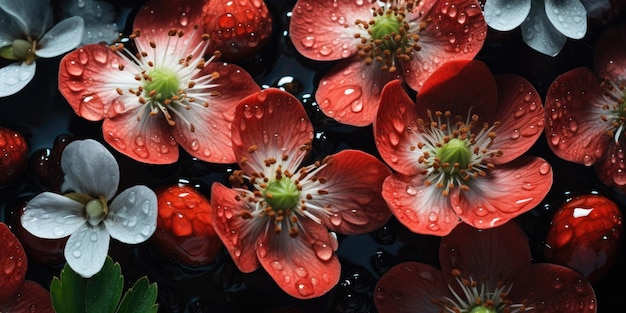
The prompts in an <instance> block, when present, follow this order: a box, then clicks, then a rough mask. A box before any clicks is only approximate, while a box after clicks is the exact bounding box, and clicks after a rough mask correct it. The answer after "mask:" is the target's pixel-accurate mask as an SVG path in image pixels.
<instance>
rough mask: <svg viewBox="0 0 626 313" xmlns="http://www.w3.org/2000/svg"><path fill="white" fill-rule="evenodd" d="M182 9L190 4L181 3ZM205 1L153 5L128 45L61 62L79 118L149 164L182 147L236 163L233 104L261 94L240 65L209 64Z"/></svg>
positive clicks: (88, 49)
mask: <svg viewBox="0 0 626 313" xmlns="http://www.w3.org/2000/svg"><path fill="white" fill-rule="evenodd" d="M182 2H185V5H183V4H182ZM203 4H204V1H202V0H194V1H192V2H191V3H190V2H189V1H181V0H169V1H156V0H153V1H149V2H148V3H147V4H145V5H144V6H143V7H142V9H141V10H140V11H139V12H138V14H137V16H136V18H135V22H134V27H135V31H134V33H133V34H132V35H131V36H130V37H131V39H132V40H131V42H130V43H131V44H132V43H133V42H134V44H135V46H136V48H137V51H138V52H137V53H136V54H135V53H132V52H130V51H129V50H128V49H127V48H125V47H124V45H123V44H121V43H119V44H117V45H114V46H111V47H110V48H109V47H106V46H103V45H88V46H85V47H82V48H79V49H77V50H75V51H73V52H72V53H70V54H68V55H66V56H65V57H64V58H63V60H62V61H61V65H60V71H59V89H60V90H61V93H62V94H63V96H65V98H66V99H67V100H68V102H69V103H70V105H71V106H72V108H73V109H74V111H75V112H76V113H77V114H78V115H80V116H82V117H84V118H85V119H88V120H91V121H98V120H104V121H103V124H102V131H103V135H104V140H106V141H107V142H108V143H109V144H111V146H113V148H115V149H117V150H118V151H119V152H121V153H123V154H125V155H127V156H129V157H131V158H133V159H135V160H137V161H140V162H144V163H154V164H168V163H173V162H175V161H176V160H178V154H179V151H178V145H179V144H180V145H181V146H182V147H183V149H185V150H186V151H187V152H188V153H189V154H191V155H192V156H194V157H197V158H199V159H201V160H204V161H207V162H214V163H232V162H234V161H235V158H234V154H233V153H232V151H231V149H230V144H231V143H230V123H231V121H232V118H233V112H234V108H235V105H236V103H237V102H238V101H239V100H240V99H242V98H243V97H245V96H247V95H249V94H252V93H254V92H256V91H258V90H259V89H260V88H259V87H258V86H257V85H256V83H255V82H254V81H253V80H252V77H250V75H249V74H247V73H246V72H245V71H244V70H243V69H241V68H240V67H238V66H236V65H230V64H225V63H218V62H212V61H213V59H214V57H211V58H210V59H208V60H205V59H204V58H203V56H204V55H205V53H206V52H207V51H206V49H207V47H208V41H207V39H208V35H202V34H200V33H199V31H198V30H197V29H196V28H197V27H196V25H201V23H202V10H201V9H202V5H203Z"/></svg>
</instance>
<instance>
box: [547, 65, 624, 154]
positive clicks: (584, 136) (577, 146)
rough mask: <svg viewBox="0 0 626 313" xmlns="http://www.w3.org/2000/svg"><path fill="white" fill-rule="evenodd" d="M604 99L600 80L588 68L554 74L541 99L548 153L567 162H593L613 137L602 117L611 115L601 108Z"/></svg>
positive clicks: (609, 124)
mask: <svg viewBox="0 0 626 313" xmlns="http://www.w3.org/2000/svg"><path fill="white" fill-rule="evenodd" d="M615 101H616V102H614V103H617V100H615ZM607 102H608V101H607V99H606V98H605V96H604V94H603V90H602V87H601V81H600V79H599V78H598V77H597V76H596V74H594V73H593V71H591V70H590V69H588V68H584V67H580V68H575V69H573V70H571V71H568V72H566V73H564V74H561V75H560V76H558V77H557V78H556V79H555V80H554V81H553V82H552V84H551V85H550V88H549V89H548V92H547V95H546V101H545V111H546V119H547V123H548V124H547V126H546V128H545V135H546V139H547V141H548V145H549V147H550V149H552V152H554V153H555V154H556V155H557V156H558V157H560V158H562V159H564V160H567V161H570V162H575V163H579V164H585V165H591V164H593V163H595V162H596V160H597V159H598V158H599V157H601V156H602V154H604V153H605V150H606V147H607V145H608V142H609V141H610V140H613V138H611V136H608V135H607V131H609V130H611V129H612V127H613V126H612V125H611V123H610V122H605V121H604V120H603V119H602V116H604V115H609V114H611V113H610V111H609V110H605V109H604V107H605V105H606V104H607Z"/></svg>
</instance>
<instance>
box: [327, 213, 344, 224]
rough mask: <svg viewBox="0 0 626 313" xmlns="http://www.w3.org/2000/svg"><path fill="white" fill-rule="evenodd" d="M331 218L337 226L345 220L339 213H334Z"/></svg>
mask: <svg viewBox="0 0 626 313" xmlns="http://www.w3.org/2000/svg"><path fill="white" fill-rule="evenodd" d="M329 219H330V222H331V223H332V224H333V225H335V226H339V225H341V223H342V222H343V218H342V217H341V215H339V214H338V213H333V215H331V216H330V218H329Z"/></svg>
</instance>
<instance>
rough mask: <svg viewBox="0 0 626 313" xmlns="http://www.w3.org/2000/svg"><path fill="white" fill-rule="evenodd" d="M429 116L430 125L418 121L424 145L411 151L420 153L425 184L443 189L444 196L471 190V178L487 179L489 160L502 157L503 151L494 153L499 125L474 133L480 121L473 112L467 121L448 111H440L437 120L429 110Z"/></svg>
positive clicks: (483, 126)
mask: <svg viewBox="0 0 626 313" xmlns="http://www.w3.org/2000/svg"><path fill="white" fill-rule="evenodd" d="M427 112H428V117H429V118H430V122H425V121H423V120H422V119H418V121H417V124H418V129H419V131H420V133H421V138H422V140H423V141H420V142H418V143H417V145H415V146H411V147H410V149H411V151H416V150H417V151H418V153H419V152H421V154H420V155H419V157H418V159H417V162H418V163H419V164H421V165H422V166H423V168H424V169H423V170H422V175H426V176H428V179H426V180H425V181H424V184H426V185H427V186H430V185H434V186H436V187H437V188H440V189H441V190H442V191H441V193H442V195H443V196H447V195H448V194H449V192H450V190H451V189H453V188H455V187H457V186H458V187H459V188H461V190H465V191H467V190H469V186H468V183H469V181H470V180H471V179H472V178H478V177H482V176H486V175H487V170H488V169H490V168H493V167H494V164H493V163H491V162H489V158H493V157H499V156H502V151H500V150H493V149H491V144H492V143H493V140H494V139H495V138H496V133H495V131H494V129H495V128H496V127H497V126H499V125H500V122H494V123H493V124H492V125H489V124H486V123H485V124H483V125H482V127H480V128H479V129H478V131H475V128H478V127H477V126H478V125H477V123H478V120H479V117H478V116H477V115H476V114H474V115H472V114H471V112H470V113H468V118H467V119H466V120H463V119H462V118H461V116H455V117H452V113H450V112H449V111H447V112H445V113H442V112H439V111H437V112H435V114H434V116H433V114H432V112H431V111H430V110H428V111H427Z"/></svg>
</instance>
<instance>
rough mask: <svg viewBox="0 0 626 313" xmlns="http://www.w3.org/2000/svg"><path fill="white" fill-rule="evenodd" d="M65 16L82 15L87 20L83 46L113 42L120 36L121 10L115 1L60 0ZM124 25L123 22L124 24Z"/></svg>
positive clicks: (81, 43)
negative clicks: (114, 3)
mask: <svg viewBox="0 0 626 313" xmlns="http://www.w3.org/2000/svg"><path fill="white" fill-rule="evenodd" d="M57 3H58V4H59V6H60V7H61V11H62V12H63V16H67V17H69V16H80V17H82V18H83V20H84V21H85V31H84V32H83V38H82V41H81V42H80V45H81V46H84V45H88V44H92V43H100V42H105V43H107V44H111V43H113V42H115V41H116V40H118V39H119V38H120V25H118V24H117V21H118V19H120V20H122V22H124V18H122V17H120V16H118V15H120V14H118V13H119V12H118V11H119V10H118V9H117V8H116V7H115V6H114V5H113V3H111V2H108V1H101V0H60V1H59V2H57ZM122 25H123V24H122Z"/></svg>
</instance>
